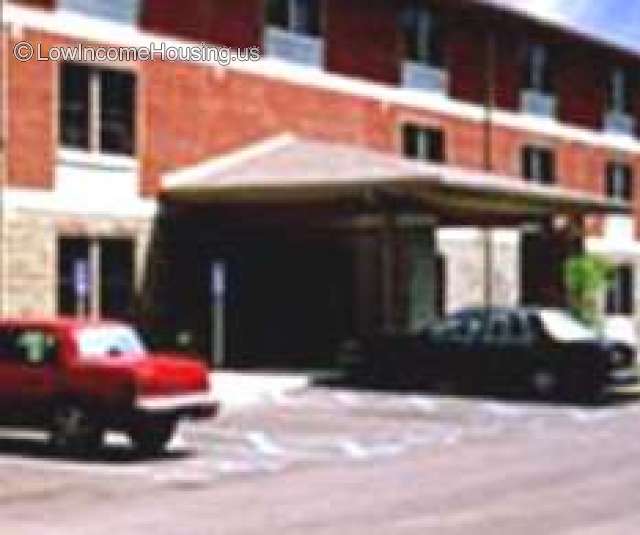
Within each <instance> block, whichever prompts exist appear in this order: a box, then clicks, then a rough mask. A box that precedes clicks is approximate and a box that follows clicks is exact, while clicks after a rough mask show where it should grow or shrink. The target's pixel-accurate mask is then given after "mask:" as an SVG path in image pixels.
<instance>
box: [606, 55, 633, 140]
mask: <svg viewBox="0 0 640 535" xmlns="http://www.w3.org/2000/svg"><path fill="white" fill-rule="evenodd" d="M633 92H634V83H633V75H632V74H631V73H630V72H629V71H628V70H626V69H623V68H621V67H618V68H616V69H614V70H613V71H612V72H611V75H610V77H609V83H608V87H607V112H606V114H605V118H604V126H605V130H606V131H607V132H613V133H618V134H626V135H633V133H634V130H635V118H634V117H633Z"/></svg>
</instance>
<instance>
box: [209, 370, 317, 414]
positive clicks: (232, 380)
mask: <svg viewBox="0 0 640 535" xmlns="http://www.w3.org/2000/svg"><path fill="white" fill-rule="evenodd" d="M317 378H318V374H316V373H276V372H274V373H268V372H236V371H217V372H214V373H212V376H211V384H212V385H213V393H214V396H215V398H216V399H217V400H218V401H220V403H221V410H222V412H228V411H234V410H239V409H242V408H245V407H250V406H256V405H260V404H263V403H269V402H278V401H279V400H282V399H283V398H284V397H286V396H287V395H288V394H292V393H295V392H300V391H303V390H305V389H307V388H309V387H310V386H311V385H312V384H313V383H314V381H316V380H317Z"/></svg>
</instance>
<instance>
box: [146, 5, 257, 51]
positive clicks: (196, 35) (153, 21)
mask: <svg viewBox="0 0 640 535" xmlns="http://www.w3.org/2000/svg"><path fill="white" fill-rule="evenodd" d="M262 19H263V14H262V1H261V0H242V1H241V2H238V1H237V0H216V1H214V2H212V1H211V0H182V1H180V2H176V1H175V0H146V1H145V2H144V3H143V8H142V22H141V24H142V27H143V28H145V29H147V30H149V31H152V32H157V33H160V34H168V35H177V36H180V37H185V38H190V39H195V40H199V41H205V42H210V43H215V44H220V45H224V46H229V47H233V48H236V47H241V48H244V47H251V46H260V45H261V43H262V36H261V31H262Z"/></svg>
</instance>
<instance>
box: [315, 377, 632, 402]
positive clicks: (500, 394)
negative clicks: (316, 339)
mask: <svg viewBox="0 0 640 535" xmlns="http://www.w3.org/2000/svg"><path fill="white" fill-rule="evenodd" d="M314 385H315V386H319V387H325V388H339V389H350V390H358V391H363V392H364V391H367V392H380V393H388V394H407V395H424V396H441V397H458V398H466V399H470V400H473V399H478V400H492V401H502V402H512V403H537V404H545V405H558V406H563V407H566V406H578V407H581V408H589V407H591V408H594V409H597V408H602V407H606V406H612V405H620V404H625V403H632V402H637V401H638V400H639V399H640V396H637V395H633V396H632V395H624V396H621V395H598V396H593V395H590V394H580V395H575V394H574V395H571V394H569V393H562V392H561V393H559V394H557V395H555V396H552V397H540V396H538V395H536V394H535V393H533V392H531V391H529V390H527V389H526V388H524V387H515V386H514V387H510V388H504V387H492V386H489V385H480V384H479V385H474V387H469V386H465V387H461V386H459V385H455V384H433V383H426V382H421V381H418V380H415V379H414V378H411V379H406V380H404V381H403V380H397V379H396V380H393V381H391V380H387V379H385V378H380V377H375V378H363V377H354V376H352V375H349V374H348V373H343V374H334V376H332V377H330V378H326V377H324V378H321V379H318V380H316V381H314Z"/></svg>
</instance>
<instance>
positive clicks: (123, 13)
mask: <svg viewBox="0 0 640 535" xmlns="http://www.w3.org/2000/svg"><path fill="white" fill-rule="evenodd" d="M58 7H59V8H60V9H64V10H67V11H75V12H77V13H82V14H84V15H89V16H92V17H98V18H105V19H110V20H114V21H117V22H125V23H129V24H135V23H136V21H137V20H138V15H139V13H140V0H109V1H108V2H105V1H104V0H59V1H58Z"/></svg>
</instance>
